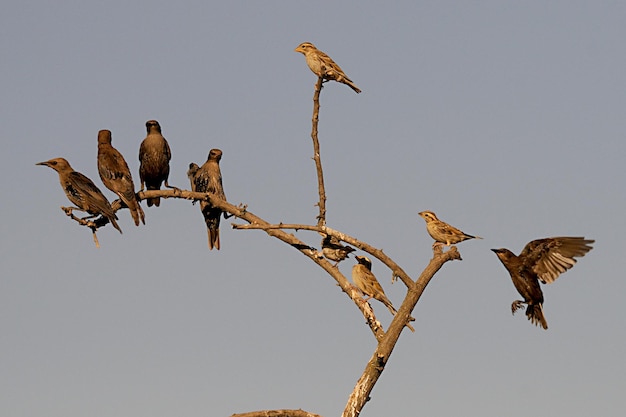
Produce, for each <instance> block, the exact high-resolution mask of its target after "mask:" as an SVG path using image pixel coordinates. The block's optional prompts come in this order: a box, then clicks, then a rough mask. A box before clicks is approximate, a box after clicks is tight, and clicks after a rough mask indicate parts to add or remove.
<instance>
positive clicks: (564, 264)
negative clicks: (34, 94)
mask: <svg viewBox="0 0 626 417" xmlns="http://www.w3.org/2000/svg"><path fill="white" fill-rule="evenodd" d="M593 242H595V241H594V240H588V239H585V238H584V237H550V238H545V239H537V240H533V241H532V242H529V243H528V244H526V246H525V247H524V249H523V250H522V252H521V253H520V254H519V256H515V255H514V254H513V253H512V252H511V251H510V250H508V249H504V248H502V249H491V250H492V251H493V252H495V254H496V255H497V256H498V258H499V259H500V261H501V262H502V264H503V265H504V267H505V268H506V269H507V271H509V275H511V279H512V280H513V285H514V286H515V289H517V292H519V293H520V295H521V296H522V297H524V301H522V300H516V301H514V302H513V304H511V311H512V312H513V314H515V312H516V311H517V310H518V309H519V308H523V306H522V304H526V306H527V307H526V316H527V317H528V320H530V322H531V323H532V324H534V325H541V327H543V328H544V329H547V328H548V322H546V319H545V317H544V315H543V293H542V292H541V287H540V286H539V281H541V282H542V283H544V284H550V283H552V282H554V281H555V280H556V279H557V278H558V276H559V275H560V274H562V273H563V272H565V271H567V270H568V269H570V268H571V267H573V266H574V264H575V263H576V259H574V258H575V257H582V256H585V254H586V253H587V252H589V251H590V250H591V249H592V247H591V246H589V245H590V244H592V243H593Z"/></svg>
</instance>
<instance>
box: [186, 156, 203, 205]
mask: <svg viewBox="0 0 626 417" xmlns="http://www.w3.org/2000/svg"><path fill="white" fill-rule="evenodd" d="M199 169H200V167H199V166H198V164H196V163H195V162H192V163H190V164H189V169H188V170H187V177H188V178H189V182H190V183H191V191H193V192H196V174H197V173H198V170H199ZM194 202H195V200H194Z"/></svg>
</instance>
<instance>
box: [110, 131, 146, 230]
mask: <svg viewBox="0 0 626 417" xmlns="http://www.w3.org/2000/svg"><path fill="white" fill-rule="evenodd" d="M98 173H99V174H100V179H101V180H102V183H103V184H104V186H105V187H107V188H108V189H109V190H111V191H113V192H114V193H115V194H117V195H118V197H119V198H120V199H121V200H122V201H123V202H124V204H126V206H127V207H128V210H129V211H130V214H131V216H132V217H133V220H134V221H135V225H136V226H139V221H140V220H141V222H142V223H143V224H146V221H145V216H144V213H143V209H142V208H141V205H139V201H137V196H136V195H135V184H133V177H132V176H131V174H130V169H128V164H127V163H126V160H125V159H124V157H123V156H122V154H121V153H120V152H119V151H118V150H117V149H115V148H114V147H113V146H112V145H111V131H110V130H101V131H99V132H98Z"/></svg>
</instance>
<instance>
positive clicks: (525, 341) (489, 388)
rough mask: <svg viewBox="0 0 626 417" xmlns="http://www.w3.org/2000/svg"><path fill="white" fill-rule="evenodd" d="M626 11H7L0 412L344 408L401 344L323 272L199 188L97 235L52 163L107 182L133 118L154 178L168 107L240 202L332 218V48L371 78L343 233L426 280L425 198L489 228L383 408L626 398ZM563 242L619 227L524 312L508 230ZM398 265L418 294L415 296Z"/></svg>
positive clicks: (62, 6) (522, 412)
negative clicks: (375, 362) (102, 154)
mask: <svg viewBox="0 0 626 417" xmlns="http://www.w3.org/2000/svg"><path fill="white" fill-rule="evenodd" d="M625 21H626V4H625V3H622V2H602V1H601V2H578V1H555V2H549V3H546V2H500V1H498V2H472V3H470V2H406V3H400V2H398V3H393V4H392V5H389V4H385V5H383V4H382V3H380V2H351V3H339V2H323V1H322V2H315V3H311V2H299V1H294V2H271V1H269V2H245V3H244V2H221V3H217V2H215V3H213V4H211V3H210V2H200V1H195V2H185V1H180V2H148V1H123V2H121V1H109V2H100V3H94V2H76V1H72V2H69V1H67V2H56V3H55V2H41V1H19V2H18V1H9V2H5V4H4V6H3V11H2V14H1V15H0V34H1V36H0V45H1V50H2V59H1V60H0V74H1V75H2V77H1V78H2V99H1V100H0V106H1V108H0V114H1V115H2V116H1V117H2V141H3V144H4V151H3V152H2V163H1V165H0V170H1V175H2V179H3V181H1V182H0V190H1V192H2V196H3V198H2V214H3V222H2V226H1V228H2V233H1V239H0V244H1V253H2V263H1V265H2V266H1V279H0V328H1V331H0V392H1V394H0V414H1V415H3V416H14V417H18V416H19V417H30V416H46V417H56V416H58V417H79V416H80V417H83V416H90V417H108V416H129V417H130V416H132V417H142V416H150V417H160V416H207V415H210V416H228V415H230V414H232V413H235V412H245V411H251V410H260V409H267V408H303V409H305V410H308V411H311V412H315V413H319V414H322V415H324V416H333V415H339V414H340V413H341V411H342V410H343V407H344V405H345V403H346V400H347V397H348V395H349V393H350V392H351V390H352V388H353V386H354V384H355V382H356V380H357V379H358V377H359V376H360V374H361V372H362V370H363V368H364V366H365V364H366V362H367V360H368V359H369V358H370V356H371V354H372V352H373V350H374V348H375V341H374V339H373V337H372V336H371V333H370V331H369V329H368V328H367V326H366V325H365V323H364V319H363V318H362V316H361V314H360V312H359V311H358V310H357V309H356V308H355V306H354V305H353V303H352V302H351V301H350V300H349V299H348V298H347V297H346V296H345V294H343V293H342V292H341V291H340V290H339V288H338V287H337V286H336V285H335V284H334V281H332V280H331V279H330V278H329V277H328V276H327V275H325V273H323V271H321V270H320V269H319V268H318V267H317V266H315V265H313V264H312V263H311V262H309V261H308V260H307V259H306V258H304V257H303V256H301V255H299V254H298V253H297V252H296V251H294V250H293V249H292V248H290V247H287V246H285V245H284V244H282V243H280V242H278V241H275V240H272V239H271V238H269V237H268V236H267V235H265V234H264V233H263V232H260V231H234V230H231V229H230V226H229V225H230V222H231V221H233V220H228V221H224V222H223V227H222V239H221V240H222V250H221V251H219V252H217V251H212V252H209V251H208V249H207V242H206V239H207V237H206V230H205V227H204V223H203V221H202V216H201V214H200V212H199V209H198V206H197V205H196V206H192V204H191V203H190V202H187V201H181V200H166V201H164V202H162V205H161V207H160V208H158V209H154V208H151V209H147V208H146V225H145V226H141V227H135V226H134V225H133V224H132V221H131V218H130V214H129V213H128V211H121V212H120V213H119V217H120V225H121V227H122V229H123V231H124V234H123V235H119V233H118V232H117V231H115V230H114V229H113V228H111V227H106V228H104V229H102V230H101V231H100V232H99V233H98V236H99V239H100V244H101V248H100V249H96V248H95V247H94V245H93V242H92V238H91V234H90V232H89V231H88V230H87V229H85V228H83V227H79V226H78V225H77V224H76V223H74V222H72V221H71V220H69V219H68V218H66V217H65V215H64V214H63V213H62V212H61V210H60V209H59V206H61V205H69V202H68V201H67V199H66V197H65V196H64V194H63V192H62V190H61V188H60V186H59V184H58V178H57V175H56V173H55V172H53V171H52V170H50V169H49V168H45V167H37V166H35V163H36V162H39V161H44V160H47V159H50V158H53V157H58V156H63V157H65V158H67V159H68V160H69V161H70V163H71V164H72V166H73V167H74V169H76V170H78V171H80V172H82V173H84V174H85V175H87V176H89V177H90V178H92V179H93V180H94V182H96V184H98V186H100V187H101V188H102V189H103V191H104V190H105V189H104V187H103V186H101V182H100V179H99V178H98V174H97V169H96V153H97V146H96V137H97V132H98V130H100V129H110V130H111V131H112V132H113V145H114V146H115V147H117V149H119V150H120V151H121V152H122V153H123V154H124V155H125V156H126V159H127V161H128V163H129V165H130V167H131V170H132V173H133V175H134V176H135V182H136V185H137V186H138V174H137V170H138V161H137V153H138V148H139V144H140V142H141V140H142V139H143V138H144V137H145V126H144V123H145V122H146V120H149V119H157V120H159V122H160V123H161V126H162V128H163V134H164V135H165V137H166V138H167V139H168V141H169V143H170V146H171V148H172V152H173V158H172V161H171V175H170V184H173V185H176V186H179V187H184V188H188V180H187V177H186V175H185V172H186V169H187V166H188V164H189V162H191V161H194V162H197V163H202V162H204V161H205V160H206V157H207V154H208V151H209V149H211V148H214V147H216V148H220V149H222V150H223V152H224V157H223V159H222V174H223V176H224V187H225V191H226V195H227V197H228V199H229V201H230V202H231V203H234V204H238V203H246V204H248V208H249V210H250V211H251V212H253V213H255V214H257V215H259V216H261V217H263V218H265V219H266V220H268V221H270V222H281V221H282V222H289V223H309V224H313V223H314V222H315V216H316V215H317V208H316V207H315V206H314V205H315V203H316V201H317V189H316V177H315V168H314V164H313V161H312V159H311V157H312V146H311V140H310V137H309V133H310V120H311V110H312V94H313V86H314V83H315V80H316V79H315V76H314V75H313V74H312V73H311V72H310V70H309V69H308V68H307V66H306V64H305V61H304V57H303V56H302V55H301V54H298V53H295V52H293V49H294V48H295V47H296V46H297V45H298V44H299V43H301V42H304V41H310V42H313V43H314V44H315V45H316V46H317V47H318V48H320V49H321V50H323V51H325V52H326V53H328V54H329V55H330V56H331V57H332V58H333V59H334V60H335V61H336V62H337V63H338V64H339V65H341V67H342V68H343V69H344V70H345V71H346V73H347V74H348V76H350V77H351V78H352V79H353V80H354V81H355V83H356V84H357V85H358V86H359V87H360V88H361V89H362V90H363V93H362V94H360V95H356V94H354V93H353V92H352V90H350V89H349V88H348V87H347V86H344V85H340V84H337V83H328V84H327V85H326V88H325V89H324V90H323V92H322V98H321V106H322V108H321V116H320V142H321V151H322V162H323V164H324V169H325V176H326V184H327V193H328V225H329V226H331V227H333V228H335V229H338V230H341V231H343V232H345V233H348V234H350V235H352V236H355V237H357V238H359V239H361V240H364V241H367V242H369V243H371V244H372V245H374V246H376V247H379V248H383V249H384V250H385V252H386V253H387V254H389V255H390V256H391V257H392V258H393V259H394V260H396V261H397V262H398V263H399V264H400V265H402V266H403V268H404V269H405V270H406V271H407V272H409V274H411V275H412V276H413V277H414V278H416V277H417V276H418V275H419V273H420V272H421V271H422V269H423V268H424V267H425V266H426V264H427V262H428V260H429V259H430V257H431V255H432V252H431V243H432V240H431V239H430V237H429V236H428V235H427V234H426V231H425V226H424V222H423V220H422V219H421V218H419V217H418V216H417V212H419V211H421V210H432V211H434V212H436V213H437V214H438V215H439V217H440V218H441V219H443V220H445V221H447V222H449V223H451V224H453V225H455V226H457V227H459V228H461V229H462V230H464V231H465V232H467V233H471V234H477V235H480V236H482V237H484V240H480V241H470V242H465V243H463V244H461V245H459V249H460V251H461V254H462V256H463V261H462V262H453V263H448V264H446V265H445V266H444V268H443V269H442V270H441V271H440V272H439V273H438V274H437V276H436V277H435V278H434V280H433V281H432V282H431V284H430V286H429V287H428V288H427V290H426V292H425V294H424V297H423V298H422V300H421V301H420V303H419V304H418V305H417V308H416V309H415V311H414V317H415V318H416V322H415V323H414V326H415V328H416V330H417V331H416V333H415V334H411V333H410V332H406V334H403V335H402V337H401V339H400V341H399V344H398V346H397V348H396V351H395V352H394V354H393V356H392V358H391V360H390V362H389V363H388V366H387V369H386V370H385V373H384V375H383V377H382V378H381V380H380V381H379V383H378V385H377V386H376V388H375V389H374V392H373V393H372V400H371V401H370V402H369V403H368V405H367V406H366V408H365V409H364V412H363V414H362V415H363V416H382V415H385V416H409V415H429V416H459V415H462V416H494V417H495V416H511V417H517V416H528V415H529V414H535V415H541V416H566V415H567V416H570V417H579V416H580V417H588V416H590V415H602V416H621V415H623V412H624V410H625V409H626V400H625V397H624V392H625V389H626V361H625V360H624V351H625V348H626V326H625V320H624V308H623V303H624V294H625V293H626V283H625V280H624V277H623V274H624V272H623V271H624V269H625V268H626V261H625V259H624V249H625V247H624V243H623V234H624V229H625V226H626V221H625V220H624V219H625V216H624V211H625V209H626V196H625V194H624V186H623V183H624V180H625V179H626V175H625V169H624V159H625V155H626V140H625V134H626V118H625V117H624V112H625V109H626V89H625V74H626V53H625V52H626V50H625V49H624V39H626V25H625V24H624V22H625ZM105 194H106V195H107V197H109V199H111V200H113V194H112V193H110V192H109V191H108V190H106V191H105ZM144 207H145V206H144ZM297 234H298V236H299V237H300V238H301V239H303V240H305V241H306V242H308V243H310V244H312V245H314V246H316V247H319V242H320V238H319V236H318V235H317V234H311V233H308V232H298V233H297ZM559 235H572V236H585V237H587V238H592V239H596V244H595V248H594V250H593V251H591V252H590V253H589V254H588V255H587V256H586V257H584V258H582V259H581V260H580V261H579V263H578V264H577V265H576V266H575V268H573V269H572V270H571V271H569V272H567V273H566V274H564V275H562V276H561V277H560V278H559V280H558V281H557V282H556V283H554V284H552V285H550V286H547V287H546V286H544V293H545V298H546V302H545V305H544V310H545V314H546V318H547V320H548V323H549V326H550V329H549V330H548V331H543V330H541V329H539V328H536V327H534V326H532V325H531V324H530V323H529V322H528V321H527V320H526V318H525V316H524V315H523V314H522V313H518V314H517V315H516V316H511V313H510V304H511V302H512V301H513V300H515V299H517V298H518V295H517V293H516V291H515V289H514V288H513V285H512V283H511V282H510V279H509V277H508V274H507V272H506V270H505V269H504V267H503V266H502V265H501V264H500V262H499V261H498V260H497V258H496V257H495V255H494V254H493V253H492V252H490V251H489V249H490V248H496V247H507V248H509V249H511V250H512V251H513V252H515V253H519V251H520V250H521V249H522V248H523V246H524V245H525V244H526V243H527V242H528V241H530V240H532V239H536V238H540V237H547V236H559ZM353 264H354V261H353V260H352V259H350V260H349V261H345V262H343V263H342V264H341V265H340V269H341V270H342V272H343V273H344V274H346V275H349V273H350V268H351V267H352V265H353ZM373 271H374V273H375V274H377V276H378V279H379V281H380V282H381V284H382V285H383V287H384V288H385V291H386V292H387V295H388V296H389V298H390V299H391V300H392V301H393V302H394V304H396V305H399V304H400V302H401V300H402V298H403V296H404V294H405V288H404V287H403V286H402V285H401V284H399V283H396V284H394V285H391V283H390V277H391V275H390V272H389V271H387V270H386V269H385V268H383V266H382V264H380V263H378V262H374V265H373ZM373 307H374V310H375V312H376V313H377V315H378V317H379V319H380V320H381V321H382V322H383V323H384V324H385V325H387V324H388V323H389V320H390V316H389V314H388V312H387V310H386V308H384V306H382V305H381V304H380V303H377V302H373Z"/></svg>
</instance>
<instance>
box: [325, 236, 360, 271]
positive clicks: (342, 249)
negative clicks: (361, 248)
mask: <svg viewBox="0 0 626 417" xmlns="http://www.w3.org/2000/svg"><path fill="white" fill-rule="evenodd" d="M354 251H355V249H354V248H352V247H350V246H344V245H342V244H341V241H340V240H339V239H337V238H336V237H334V236H330V235H326V237H325V238H324V239H322V254H323V255H324V256H325V257H326V258H327V259H329V260H331V261H335V266H337V264H338V263H339V262H341V261H343V260H344V259H346V258H347V257H348V255H350V253H351V252H354Z"/></svg>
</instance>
